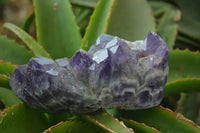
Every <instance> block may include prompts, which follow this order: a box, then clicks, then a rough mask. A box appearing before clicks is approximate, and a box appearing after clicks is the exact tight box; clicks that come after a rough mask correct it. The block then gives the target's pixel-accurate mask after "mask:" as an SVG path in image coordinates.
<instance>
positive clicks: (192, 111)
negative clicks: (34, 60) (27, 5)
mask: <svg viewBox="0 0 200 133" xmlns="http://www.w3.org/2000/svg"><path fill="white" fill-rule="evenodd" d="M177 5H178V6H177ZM188 5H190V6H189V7H190V8H191V9H193V8H194V9H195V10H189V9H188ZM197 5H199V1H198V0H195V1H194V2H189V1H187V0H169V1H165V2H164V1H162V0H149V1H147V0H99V1H98V0H93V1H92V0H71V1H69V0H51V1H48V0H33V6H34V12H33V13H32V14H31V15H30V16H29V17H28V18H27V20H26V21H25V23H24V25H23V27H22V28H20V27H18V26H16V25H14V24H11V23H5V24H4V25H3V28H4V29H7V30H10V31H11V32H13V34H15V35H16V36H17V37H18V38H20V39H21V40H22V41H23V44H21V45H19V44H18V43H16V42H15V41H14V40H11V39H9V38H7V37H5V36H4V35H2V34H1V35H0V60H1V61H0V132H1V133H13V132H16V131H17V132H19V133H27V132H29V133H37V132H38V133H39V132H44V133H54V132H55V133H58V132H59V133H64V132H83V131H84V132H88V133H90V132H91V133H94V132H112V133H125V132H138V133H141V132H147V133H148V132H170V133H178V132H180V133H199V132H200V127H199V124H200V120H199V114H198V110H199V107H198V106H199V103H200V100H199V95H200V94H199V93H198V91H199V90H200V69H199V65H200V53H199V52H198V51H197V52H196V50H198V49H199V48H200V45H199V43H200V36H199V35H200V31H199V30H198V29H199V28H200V25H199V24H200V21H199V17H198V11H197V10H199V8H198V7H197ZM90 15H91V17H90ZM34 20H35V21H36V31H37V39H36V40H35V39H34V38H33V37H31V36H30V34H29V33H28V31H29V28H30V26H31V24H32V23H33V21H34ZM86 26H87V28H86ZM85 28H86V30H85ZM150 30H151V31H155V32H157V33H158V34H159V35H160V36H161V37H162V38H163V39H164V40H165V42H166V43H167V44H168V47H169V49H170V50H169V74H168V79H167V84H166V89H165V93H164V100H163V102H162V103H161V104H162V105H161V106H157V107H153V108H148V109H142V110H132V111H131V110H129V111H127V110H120V109H117V108H116V109H100V110H98V111H96V112H92V113H86V114H50V113H44V112H41V111H38V110H35V109H33V108H31V107H29V106H28V105H26V104H24V103H23V102H22V101H20V100H19V99H18V98H17V97H16V96H15V94H14V93H13V92H12V90H11V87H10V85H9V80H10V76H11V73H12V71H13V70H14V69H15V68H16V67H17V66H18V65H22V64H26V63H27V62H28V60H29V59H30V58H31V57H37V56H45V57H48V58H52V59H54V60H55V59H57V58H64V57H69V58H70V57H72V56H73V54H74V53H75V52H76V51H77V50H79V49H84V50H88V49H89V48H90V47H91V46H92V45H93V44H94V43H95V40H96V39H97V37H98V36H99V35H100V34H101V33H107V34H111V35H115V36H119V37H120V38H124V39H126V40H130V41H135V40H142V39H144V37H145V35H146V34H147V33H148V32H149V31H150ZM174 48H178V49H174ZM186 48H187V49H186ZM180 49H186V50H180ZM194 50H195V52H194ZM177 98H178V99H180V100H178V101H177V100H175V99H177ZM172 104H173V106H172ZM167 107H171V109H169V108H167Z"/></svg>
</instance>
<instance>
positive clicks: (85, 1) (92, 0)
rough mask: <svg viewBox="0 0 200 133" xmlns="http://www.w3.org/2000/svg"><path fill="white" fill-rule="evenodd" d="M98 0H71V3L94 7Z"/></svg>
mask: <svg viewBox="0 0 200 133" xmlns="http://www.w3.org/2000/svg"><path fill="white" fill-rule="evenodd" d="M97 2H98V0H71V3H72V4H73V5H76V6H81V7H89V8H94V7H95V6H96V4H97Z"/></svg>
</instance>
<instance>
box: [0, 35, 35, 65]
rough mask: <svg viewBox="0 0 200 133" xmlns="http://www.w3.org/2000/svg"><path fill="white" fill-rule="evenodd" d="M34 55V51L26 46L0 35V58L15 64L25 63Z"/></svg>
mask: <svg viewBox="0 0 200 133" xmlns="http://www.w3.org/2000/svg"><path fill="white" fill-rule="evenodd" d="M32 56H33V55H32V53H30V52H29V51H28V50H26V49H25V48H24V47H22V46H20V45H19V44H17V43H16V42H14V41H13V40H10V39H8V38H6V37H5V36H2V35H0V60H3V61H5V62H12V63H13V64H25V63H27V62H28V60H29V59H30V58H31V57H32Z"/></svg>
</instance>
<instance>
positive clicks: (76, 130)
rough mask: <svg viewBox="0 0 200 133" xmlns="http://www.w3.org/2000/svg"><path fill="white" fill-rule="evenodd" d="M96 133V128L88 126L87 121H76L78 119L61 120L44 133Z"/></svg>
mask: <svg viewBox="0 0 200 133" xmlns="http://www.w3.org/2000/svg"><path fill="white" fill-rule="evenodd" d="M68 132H71V133H81V132H85V133H95V130H93V128H91V127H90V126H88V125H87V124H86V123H81V122H76V121H66V122H60V123H58V124H57V125H54V126H52V127H50V128H49V129H47V130H45V131H44V132H43V133H68Z"/></svg>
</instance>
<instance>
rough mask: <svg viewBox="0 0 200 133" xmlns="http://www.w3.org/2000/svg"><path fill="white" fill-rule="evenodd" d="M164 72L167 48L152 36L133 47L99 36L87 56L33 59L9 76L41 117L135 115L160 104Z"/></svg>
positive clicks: (21, 97) (18, 91)
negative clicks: (110, 111)
mask: <svg viewBox="0 0 200 133" xmlns="http://www.w3.org/2000/svg"><path fill="white" fill-rule="evenodd" d="M168 69H169V68H168V47H167V45H166V44H165V42H164V41H163V40H162V39H161V38H160V37H159V36H158V35H157V34H156V33H154V32H150V33H149V34H148V35H147V36H146V38H145V39H144V40H138V41H135V42H129V41H126V40H123V39H120V38H118V37H114V36H110V35H106V34H101V35H100V36H99V38H98V39H97V41H96V44H94V45H93V46H92V47H91V48H90V50H89V51H88V52H86V51H84V50H79V51H77V52H76V53H75V54H74V56H73V57H72V58H71V59H68V58H63V59H57V60H55V61H53V60H51V59H49V58H46V57H38V58H32V59H31V60H30V61H29V63H28V64H25V65H22V66H18V67H17V68H16V69H15V70H14V71H13V73H12V76H11V80H10V85H11V87H12V89H13V91H14V93H15V94H16V95H17V96H18V97H19V98H20V99H21V100H22V101H24V102H25V103H26V104H28V105H29V106H31V107H33V108H36V109H39V110H42V111H44V112H49V113H87V112H92V111H96V110H98V109H100V108H106V109H110V108H115V107H118V108H121V109H128V110H135V109H143V108H149V107H153V106H156V105H158V104H160V102H161V100H162V97H163V94H164V88H165V84H166V80H167V74H168Z"/></svg>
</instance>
